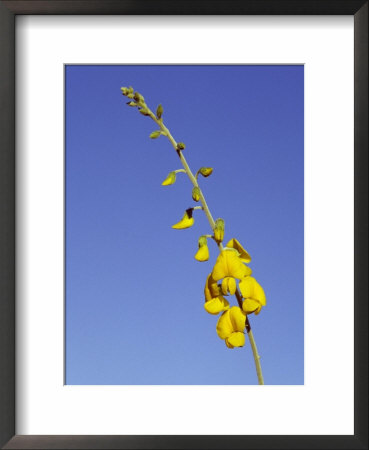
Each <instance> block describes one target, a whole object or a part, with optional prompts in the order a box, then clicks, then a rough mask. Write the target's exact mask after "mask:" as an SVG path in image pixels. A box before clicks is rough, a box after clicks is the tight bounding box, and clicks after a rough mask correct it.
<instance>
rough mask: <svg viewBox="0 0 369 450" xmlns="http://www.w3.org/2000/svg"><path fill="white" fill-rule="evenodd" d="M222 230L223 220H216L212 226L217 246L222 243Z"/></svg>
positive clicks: (223, 226)
mask: <svg viewBox="0 0 369 450" xmlns="http://www.w3.org/2000/svg"><path fill="white" fill-rule="evenodd" d="M224 228H225V224H224V220H223V219H217V220H216V221H215V226H214V239H215V241H216V242H217V243H218V244H219V243H220V242H222V241H223V238H224Z"/></svg>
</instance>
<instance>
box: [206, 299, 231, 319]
mask: <svg viewBox="0 0 369 450" xmlns="http://www.w3.org/2000/svg"><path fill="white" fill-rule="evenodd" d="M204 308H205V311H206V312H208V313H209V314H215V315H216V314H219V313H220V312H222V311H227V310H228V309H229V303H228V302H227V300H226V299H225V298H224V297H222V296H220V297H215V298H213V299H211V300H209V301H208V302H205V303H204Z"/></svg>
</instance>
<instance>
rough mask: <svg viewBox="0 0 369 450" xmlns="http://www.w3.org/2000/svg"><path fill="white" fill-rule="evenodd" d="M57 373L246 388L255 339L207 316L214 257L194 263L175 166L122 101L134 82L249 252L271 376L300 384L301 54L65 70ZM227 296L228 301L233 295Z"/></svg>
mask: <svg viewBox="0 0 369 450" xmlns="http://www.w3.org/2000/svg"><path fill="white" fill-rule="evenodd" d="M65 84H66V107H65V108H66V114H65V116H66V318H65V319H66V383H67V384H118V385H119V384H164V385H165V384H177V385H181V384H221V385H222V384H257V377H256V373H255V367H254V362H253V357H252V352H251V348H250V344H249V342H248V340H247V339H246V346H245V347H243V348H238V349H233V350H230V349H228V348H227V347H226V346H225V343H224V341H223V340H221V339H220V338H219V337H218V336H217V334H216V331H215V327H216V323H217V317H216V316H212V315H209V314H208V313H206V312H205V310H204V307H203V303H204V296H203V289H204V284H205V280H206V276H207V274H208V273H209V272H210V271H211V269H212V267H213V265H214V262H215V260H216V257H217V255H218V251H217V248H216V246H215V244H214V243H213V242H211V241H209V249H210V254H211V255H210V260H209V261H207V262H203V263H200V262H197V261H196V260H195V259H194V254H195V253H196V250H197V239H198V237H199V236H200V235H202V234H206V233H210V228H209V224H208V222H207V220H206V218H205V215H204V213H203V212H201V211H195V225H194V226H193V227H192V228H190V229H187V230H174V229H172V228H171V225H173V224H174V223H176V222H177V221H178V220H179V219H180V218H181V217H182V215H183V212H184V210H185V209H186V208H188V207H190V206H193V205H194V202H193V201H192V199H191V189H192V185H191V183H190V181H189V179H188V178H187V176H186V175H185V174H178V177H177V182H176V184H174V185H172V186H166V187H163V186H161V182H162V181H163V179H164V178H165V177H166V175H167V174H168V172H170V171H171V170H175V169H178V168H181V165H180V161H179V159H178V157H177V155H176V153H175V151H174V150H173V148H172V147H171V145H170V143H169V141H168V140H167V139H166V138H165V137H161V138H159V139H156V140H151V139H149V134H150V133H151V132H152V131H153V130H155V129H156V125H155V123H154V122H153V121H152V120H151V119H150V118H148V117H144V116H142V115H141V114H139V113H138V111H137V110H136V109H135V108H130V107H128V106H126V101H127V100H126V98H125V97H123V96H122V95H121V92H120V87H121V86H129V85H132V86H133V87H134V88H135V89H136V90H138V91H139V92H140V93H142V95H143V96H144V97H145V100H146V102H147V103H148V105H149V106H150V107H151V109H153V110H154V111H155V109H156V106H157V105H158V104H159V103H162V105H163V107H164V115H163V117H164V122H165V124H166V125H167V126H168V128H169V129H170V130H171V132H172V134H173V136H174V138H175V139H176V140H177V141H184V142H185V143H186V150H185V156H186V158H187V161H188V163H189V165H190V167H191V168H192V170H193V171H194V172H196V171H197V169H198V168H199V167H201V166H211V167H213V168H214V172H213V174H212V175H211V176H210V177H209V178H206V179H204V178H202V179H201V180H200V183H201V186H202V189H203V192H204V195H205V197H206V199H207V202H208V205H209V207H210V210H211V212H212V214H213V216H214V218H217V217H222V218H224V219H225V222H226V234H225V242H227V241H228V239H230V238H232V237H236V238H237V239H238V240H239V241H241V243H242V244H243V245H244V246H245V247H246V248H247V250H248V251H249V253H250V254H251V256H252V261H251V264H250V267H251V268H252V269H253V276H255V278H256V279H257V280H258V281H259V282H260V284H261V285H262V286H263V287H264V290H265V293H266V296H267V302H268V303H267V306H266V307H265V308H263V310H262V312H261V313H260V314H259V315H258V316H254V315H251V316H250V322H251V326H252V328H253V332H254V336H255V339H256V342H257V346H258V349H259V353H260V355H261V363H262V368H263V374H264V379H265V383H266V384H277V385H278V384H283V385H293V384H303V383H304V364H303V361H304V341H303V337H304V315H303V311H304V286H303V282H304V278H303V274H304V266H303V262H304V253H303V251H304V228H303V226H304V190H303V189H304V70H303V66H239V65H237V66H129V65H128V66H126V65H122V66H78V65H77V66H66V80H65ZM230 302H231V303H232V304H237V303H236V299H235V298H234V297H233V298H231V299H230Z"/></svg>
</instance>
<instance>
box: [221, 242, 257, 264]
mask: <svg viewBox="0 0 369 450" xmlns="http://www.w3.org/2000/svg"><path fill="white" fill-rule="evenodd" d="M226 247H228V248H234V249H236V250H237V251H238V253H239V254H240V259H241V261H242V262H245V263H249V262H250V261H251V256H250V255H249V254H248V252H247V251H246V250H245V249H244V248H243V247H242V245H241V244H240V243H239V242H238V240H237V239H234V238H233V239H231V240H230V241H229V242H227V245H226Z"/></svg>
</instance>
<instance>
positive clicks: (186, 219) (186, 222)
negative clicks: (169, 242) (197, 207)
mask: <svg viewBox="0 0 369 450" xmlns="http://www.w3.org/2000/svg"><path fill="white" fill-rule="evenodd" d="M194 222H195V219H194V218H193V217H192V212H191V215H190V214H189V212H187V211H186V212H185V213H184V216H183V217H182V219H181V220H180V221H179V222H178V223H176V224H174V225H172V228H174V229H175V230H183V229H184V228H190V227H192V225H193V224H194Z"/></svg>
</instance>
